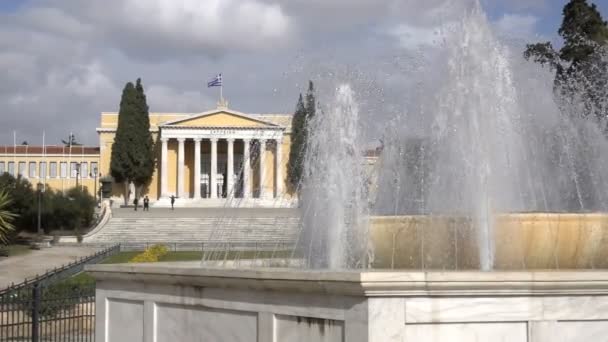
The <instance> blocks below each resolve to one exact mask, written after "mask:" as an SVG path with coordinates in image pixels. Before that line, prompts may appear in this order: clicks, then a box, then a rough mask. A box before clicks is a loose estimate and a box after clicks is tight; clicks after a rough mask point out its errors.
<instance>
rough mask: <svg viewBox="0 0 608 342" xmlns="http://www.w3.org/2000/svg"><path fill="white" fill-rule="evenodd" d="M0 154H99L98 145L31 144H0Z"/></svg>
mask: <svg viewBox="0 0 608 342" xmlns="http://www.w3.org/2000/svg"><path fill="white" fill-rule="evenodd" d="M0 154H28V155H34V154H37V155H40V154H66V155H69V154H72V155H99V147H97V146H72V147H71V148H70V147H68V146H56V145H49V146H44V148H43V146H33V145H17V146H12V145H11V146H8V145H4V146H2V145H0Z"/></svg>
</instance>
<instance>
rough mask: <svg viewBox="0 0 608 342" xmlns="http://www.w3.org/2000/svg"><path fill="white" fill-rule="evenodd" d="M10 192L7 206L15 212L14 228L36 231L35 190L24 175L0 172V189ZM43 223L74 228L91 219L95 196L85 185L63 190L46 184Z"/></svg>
mask: <svg viewBox="0 0 608 342" xmlns="http://www.w3.org/2000/svg"><path fill="white" fill-rule="evenodd" d="M3 190H4V191H6V192H8V193H10V194H11V200H12V201H11V204H10V206H9V208H7V209H8V210H10V211H11V212H13V213H15V214H16V215H17V218H16V220H15V221H14V225H15V228H16V230H19V231H21V230H31V231H35V230H36V226H37V214H38V193H37V192H36V190H35V189H34V188H33V186H32V184H30V182H29V181H28V180H27V179H24V178H21V177H18V178H15V177H13V176H11V175H9V174H8V173H4V174H2V175H0V191H3ZM41 199H42V213H41V216H42V217H41V219H42V227H43V228H44V229H45V231H47V232H48V231H50V230H54V229H57V230H76V229H81V228H88V227H90V226H91V224H92V223H93V215H94V212H95V199H94V198H93V196H92V195H90V194H89V192H88V190H87V189H86V187H85V188H84V189H81V188H72V189H69V190H68V191H67V192H66V193H65V194H64V193H62V192H59V191H57V192H55V191H53V190H51V189H49V188H47V190H46V192H45V193H44V194H42V197H41Z"/></svg>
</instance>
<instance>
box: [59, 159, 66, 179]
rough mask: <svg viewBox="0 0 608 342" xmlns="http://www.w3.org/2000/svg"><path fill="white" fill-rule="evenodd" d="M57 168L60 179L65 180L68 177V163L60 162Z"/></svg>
mask: <svg viewBox="0 0 608 342" xmlns="http://www.w3.org/2000/svg"><path fill="white" fill-rule="evenodd" d="M59 167H60V172H61V178H67V177H68V163H66V162H61V163H60V164H59Z"/></svg>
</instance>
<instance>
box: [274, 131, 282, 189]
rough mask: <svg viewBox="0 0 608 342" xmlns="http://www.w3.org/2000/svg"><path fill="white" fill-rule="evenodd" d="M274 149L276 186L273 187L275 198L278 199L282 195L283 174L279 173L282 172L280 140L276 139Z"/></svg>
mask: <svg viewBox="0 0 608 342" xmlns="http://www.w3.org/2000/svg"><path fill="white" fill-rule="evenodd" d="M275 142H276V148H275V152H274V153H275V163H276V164H275V166H274V167H275V171H274V174H275V178H276V182H277V184H276V185H275V191H276V192H275V194H276V195H275V196H276V197H279V196H281V194H282V193H283V182H284V180H283V173H282V172H281V171H282V170H283V165H282V164H283V142H282V140H281V139H276V140H275Z"/></svg>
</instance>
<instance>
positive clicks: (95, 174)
mask: <svg viewBox="0 0 608 342" xmlns="http://www.w3.org/2000/svg"><path fill="white" fill-rule="evenodd" d="M91 171H93V172H91V174H90V175H89V176H90V177H93V178H94V179H95V180H94V190H95V192H94V194H95V205H98V204H97V176H98V175H99V176H100V177H101V173H100V174H97V168H96V167H94V168H93V170H91Z"/></svg>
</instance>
